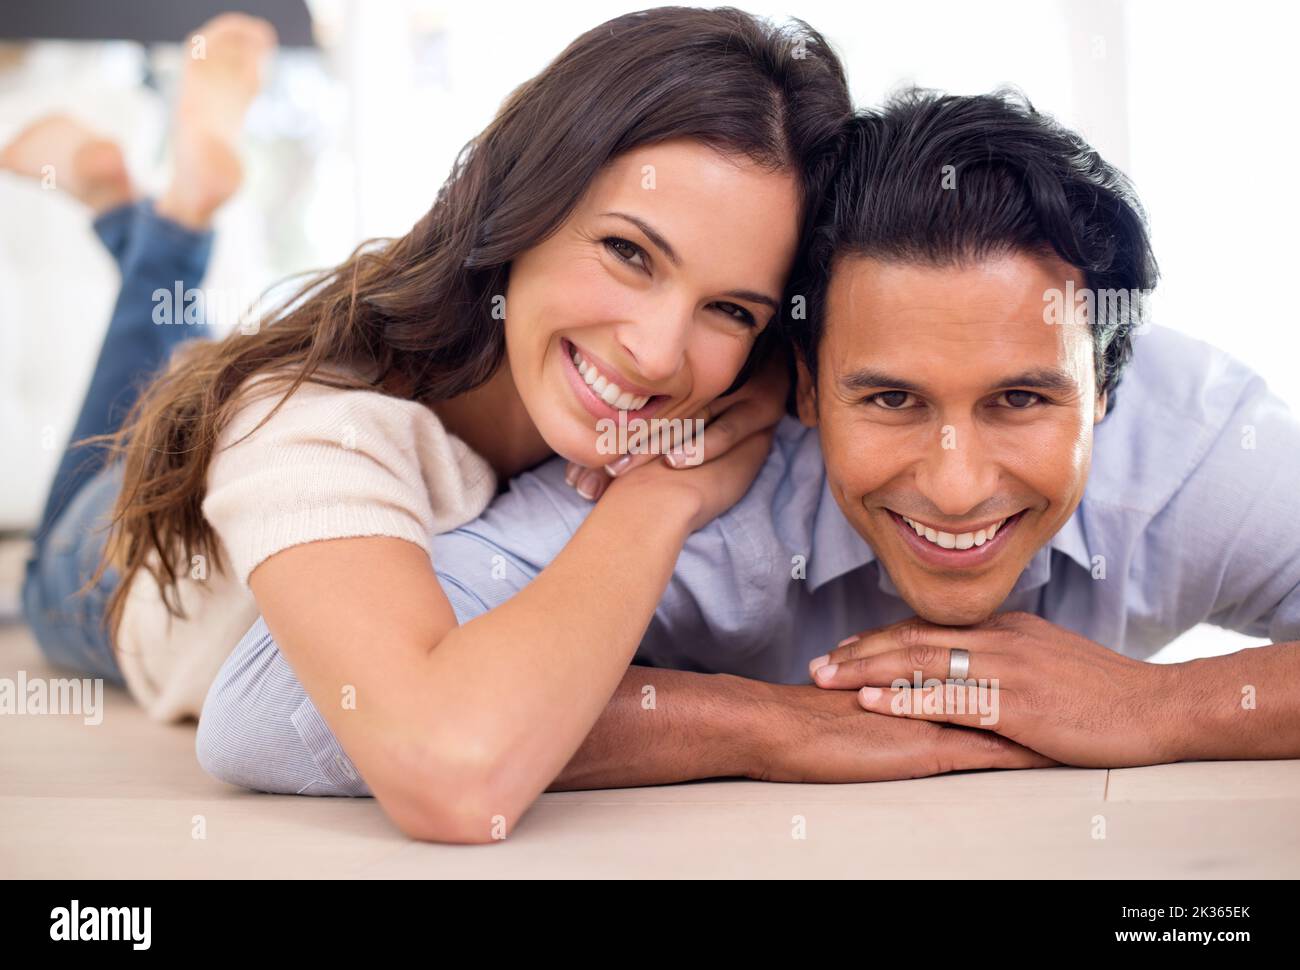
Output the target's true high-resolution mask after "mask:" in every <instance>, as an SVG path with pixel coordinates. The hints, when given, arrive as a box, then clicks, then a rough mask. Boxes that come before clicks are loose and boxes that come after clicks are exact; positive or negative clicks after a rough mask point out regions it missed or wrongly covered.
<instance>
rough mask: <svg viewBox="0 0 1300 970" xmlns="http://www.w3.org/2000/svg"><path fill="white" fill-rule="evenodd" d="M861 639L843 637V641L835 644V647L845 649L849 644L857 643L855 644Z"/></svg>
mask: <svg viewBox="0 0 1300 970" xmlns="http://www.w3.org/2000/svg"><path fill="white" fill-rule="evenodd" d="M861 639H862V637H845V638H844V639H843V640H841V641H840V642H839V643H837V644H835V646H837V647H847V646H848V645H849V644H850V643H857V642H858V641H859V640H861Z"/></svg>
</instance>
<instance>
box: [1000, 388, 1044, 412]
mask: <svg viewBox="0 0 1300 970" xmlns="http://www.w3.org/2000/svg"><path fill="white" fill-rule="evenodd" d="M1006 399H1007V404H1008V405H1010V406H1011V407H1013V408H1017V409H1020V408H1027V407H1029V406H1030V405H1031V404H1036V403H1038V395H1037V394H1034V393H1033V392H1032V391H1007V393H1006Z"/></svg>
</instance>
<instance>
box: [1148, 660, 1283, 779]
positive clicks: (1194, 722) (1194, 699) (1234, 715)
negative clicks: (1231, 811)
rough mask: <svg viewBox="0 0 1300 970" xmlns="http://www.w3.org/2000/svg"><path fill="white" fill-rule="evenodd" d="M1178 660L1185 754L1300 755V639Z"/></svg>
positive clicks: (1180, 742) (1176, 723)
mask: <svg viewBox="0 0 1300 970" xmlns="http://www.w3.org/2000/svg"><path fill="white" fill-rule="evenodd" d="M1177 666H1178V668H1179V676H1180V689H1179V690H1178V691H1177V702H1176V703H1177V704H1178V705H1179V706H1180V707H1182V708H1184V709H1183V710H1174V711H1171V712H1170V714H1171V719H1170V723H1171V724H1172V725H1173V730H1174V731H1175V732H1178V734H1179V737H1178V738H1177V741H1176V750H1177V752H1178V753H1179V754H1180V755H1181V756H1182V757H1181V759H1180V760H1189V761H1190V760H1216V759H1217V760H1231V759H1237V758H1300V642H1296V643H1274V644H1271V645H1269V646H1264V647H1252V648H1249V649H1246V650H1239V651H1238V652H1237V653H1233V654H1228V655H1227V656H1223V657H1206V658H1203V659H1200V660H1192V661H1189V662H1187V663H1184V664H1178V665H1177Z"/></svg>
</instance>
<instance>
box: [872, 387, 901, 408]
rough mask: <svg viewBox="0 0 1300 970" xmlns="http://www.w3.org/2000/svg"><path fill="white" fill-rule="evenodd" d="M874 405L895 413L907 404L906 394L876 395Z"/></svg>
mask: <svg viewBox="0 0 1300 970" xmlns="http://www.w3.org/2000/svg"><path fill="white" fill-rule="evenodd" d="M876 403H878V404H879V405H880V406H881V407H883V408H886V409H887V410H891V411H896V410H898V409H899V408H901V407H902V406H903V405H904V404H906V403H907V392H906V391H882V392H881V393H879V394H877V395H876Z"/></svg>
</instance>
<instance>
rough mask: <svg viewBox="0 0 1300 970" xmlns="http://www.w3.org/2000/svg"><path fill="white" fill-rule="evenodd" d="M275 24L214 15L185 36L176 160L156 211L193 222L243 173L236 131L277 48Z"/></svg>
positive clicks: (206, 219)
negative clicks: (169, 182) (167, 185)
mask: <svg viewBox="0 0 1300 970" xmlns="http://www.w3.org/2000/svg"><path fill="white" fill-rule="evenodd" d="M275 44H276V37H275V28H273V27H272V26H271V25H270V24H269V23H267V22H266V21H265V20H261V19H259V18H257V17H250V16H248V15H246V14H238V13H226V14H221V15H220V16H217V17H214V18H213V19H212V20H209V21H208V22H207V23H206V24H204V25H203V26H202V27H200V28H199V29H198V30H196V31H195V32H194V33H193V34H191V35H190V37H189V38H187V39H186V41H185V52H184V53H185V70H184V74H183V75H182V77H181V89H180V97H179V98H178V100H177V104H176V119H175V127H174V129H173V132H172V138H173V145H174V147H175V159H174V161H175V166H174V169H173V174H172V181H171V185H170V186H169V187H168V189H167V191H166V192H165V193H163V195H162V197H161V198H160V199H159V200H158V204H157V206H156V209H157V211H158V212H159V213H160V214H161V215H164V216H167V217H168V218H170V219H174V220H176V221H177V222H180V223H181V224H183V225H187V226H190V227H192V228H196V229H201V228H206V227H207V226H208V225H210V224H211V222H212V216H213V213H215V212H216V211H217V209H218V208H220V207H221V205H222V203H224V202H225V201H226V200H227V199H229V198H230V197H231V196H232V195H234V193H235V191H236V190H237V189H238V188H239V185H240V183H241V182H242V181H243V178H244V171H243V166H242V165H241V164H240V161H239V150H238V149H239V140H240V131H241V130H242V128H243V126H244V115H245V113H246V112H247V111H248V106H249V104H250V103H251V102H252V100H253V98H254V97H255V96H256V95H257V92H258V90H259V89H260V88H261V86H262V68H263V66H264V65H265V63H266V57H267V55H268V54H269V53H270V52H271V51H272V50H273V49H274V48H275Z"/></svg>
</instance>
